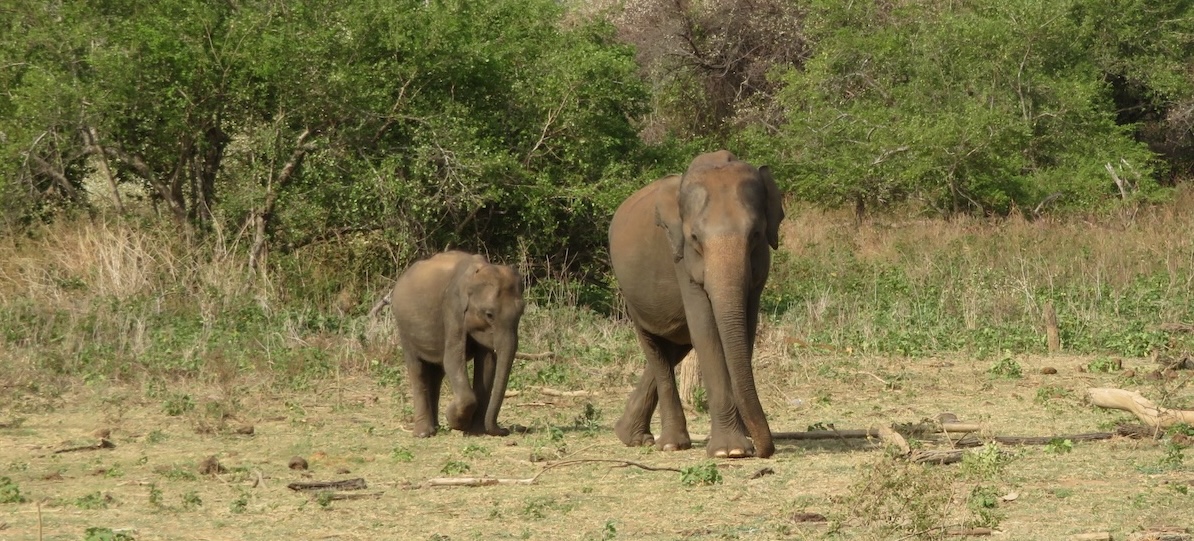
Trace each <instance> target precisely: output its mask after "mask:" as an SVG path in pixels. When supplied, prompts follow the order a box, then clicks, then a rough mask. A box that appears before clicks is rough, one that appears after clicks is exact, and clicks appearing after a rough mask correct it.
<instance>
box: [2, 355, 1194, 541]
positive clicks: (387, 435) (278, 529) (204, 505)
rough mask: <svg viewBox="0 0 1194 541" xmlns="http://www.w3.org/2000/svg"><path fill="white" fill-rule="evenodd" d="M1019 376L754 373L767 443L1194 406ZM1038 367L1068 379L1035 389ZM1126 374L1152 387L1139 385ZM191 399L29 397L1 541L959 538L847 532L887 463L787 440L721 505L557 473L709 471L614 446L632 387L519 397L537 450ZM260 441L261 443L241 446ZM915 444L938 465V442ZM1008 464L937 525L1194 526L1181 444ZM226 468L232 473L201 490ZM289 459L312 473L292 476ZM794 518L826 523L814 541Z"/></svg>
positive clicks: (1011, 429) (315, 405)
mask: <svg viewBox="0 0 1194 541" xmlns="http://www.w3.org/2000/svg"><path fill="white" fill-rule="evenodd" d="M1011 360H1013V361H1014V362H1015V363H1017V364H1018V365H1019V366H1020V367H1021V370H1022V373H1023V377H1022V378H1019V379H1008V378H1001V377H995V376H992V375H991V374H989V373H988V370H989V369H990V368H991V366H992V365H993V364H995V362H996V361H992V360H975V359H966V358H939V359H902V358H897V359H892V358H860V357H858V356H849V355H834V356H818V355H814V354H811V353H809V352H799V351H798V352H792V353H791V354H790V355H775V354H772V355H764V356H762V357H760V358H759V359H758V360H757V362H756V366H757V373H758V375H759V377H758V379H759V381H760V382H763V383H762V384H761V388H762V396H763V400H764V406H765V408H766V410H767V412H768V414H769V419H770V421H771V426H772V430H773V431H797V430H804V429H806V428H807V427H809V426H810V425H817V426H819V427H829V426H831V425H832V426H833V427H836V428H838V429H851V428H866V427H869V426H872V425H877V424H878V425H892V424H894V423H911V422H917V421H920V420H922V419H925V418H934V417H936V416H937V415H938V414H939V413H942V412H947V411H948V412H952V413H954V414H956V415H957V416H958V417H959V418H960V419H961V420H964V421H970V422H977V423H980V424H981V425H982V426H983V427H984V434H986V435H1014V436H1052V435H1058V434H1076V433H1084V432H1097V431H1103V430H1109V429H1111V427H1113V426H1114V425H1115V424H1116V423H1117V422H1124V421H1127V422H1131V421H1133V419H1132V418H1131V417H1130V416H1129V415H1127V414H1126V413H1124V412H1109V411H1102V410H1099V409H1098V408H1095V407H1092V406H1090V405H1087V404H1085V402H1084V399H1083V396H1084V393H1085V389H1086V388H1088V387H1098V386H1111V387H1122V388H1127V389H1133V390H1139V391H1140V392H1141V393H1143V394H1144V395H1145V396H1147V397H1149V398H1152V399H1153V400H1156V401H1158V402H1162V401H1163V400H1164V401H1165V402H1164V404H1165V405H1176V406H1179V407H1189V405H1190V404H1191V403H1192V402H1194V391H1192V390H1191V389H1190V388H1189V386H1183V385H1182V384H1183V382H1185V381H1188V380H1189V378H1190V376H1189V375H1187V373H1180V374H1178V378H1177V379H1172V380H1161V381H1160V382H1157V381H1153V380H1149V379H1148V378H1147V377H1146V374H1147V372H1149V371H1150V370H1152V368H1153V366H1151V365H1150V361H1149V360H1148V359H1127V360H1124V365H1125V366H1124V368H1125V370H1124V371H1118V372H1114V373H1092V372H1088V371H1080V370H1079V369H1080V368H1082V367H1086V366H1088V365H1089V364H1090V363H1092V362H1093V361H1094V359H1092V358H1079V357H1015V358H1013V359H1011ZM565 362H566V361H565ZM1045 367H1052V368H1055V369H1056V370H1057V373H1056V374H1042V368H1045ZM1128 369H1131V370H1134V371H1135V372H1136V373H1137V374H1138V375H1137V376H1136V377H1125V371H1126V370H1128ZM186 385H187V384H186V383H185V382H179V383H177V384H174V385H173V386H168V388H166V389H161V388H156V389H150V388H146V387H144V386H129V385H121V384H112V383H91V384H80V385H79V386H78V388H77V389H76V390H75V391H72V392H71V393H70V394H68V395H66V396H62V397H58V398H55V399H53V400H41V399H38V398H35V397H26V398H24V399H22V401H21V403H19V404H18V405H16V406H14V407H12V408H9V409H8V410H7V411H0V423H2V426H3V427H4V428H0V478H3V477H7V478H9V479H10V480H11V483H12V484H15V485H16V486H17V487H18V488H19V490H20V494H21V496H22V499H23V500H24V501H23V502H21V503H0V538H3V539H6V540H12V541H18V540H36V539H45V540H66V539H72V540H74V539H82V538H84V534H85V532H86V531H87V530H88V529H89V528H97V527H98V528H108V529H111V530H112V531H113V532H114V533H115V534H124V535H127V536H128V538H134V539H137V540H158V539H170V540H178V539H260V540H268V539H337V540H350V539H416V540H447V539H451V540H468V539H816V538H823V537H826V536H830V535H834V536H835V537H836V538H841V539H884V538H889V539H898V538H908V539H913V538H917V536H918V535H919V536H923V537H931V536H933V535H938V534H941V533H943V532H942V531H920V532H916V531H913V532H903V533H892V531H890V530H883V529H882V523H881V522H882V520H883V519H882V517H878V516H873V517H859V516H856V515H855V514H852V513H851V512H850V511H851V509H850V506H851V505H857V502H859V501H861V499H860V498H863V497H865V496H868V495H869V496H873V495H874V494H866V493H868V492H875V493H881V491H882V490H884V488H883V487H881V486H877V485H876V486H866V485H861V484H859V480H860V479H863V478H864V477H865V476H866V475H867V474H868V473H871V472H874V471H878V469H877V467H878V466H879V465H881V464H883V463H885V461H886V462H887V463H890V462H891V461H892V460H893V459H892V458H890V457H889V456H888V453H886V452H885V451H884V449H883V448H882V446H881V445H880V443H879V442H874V441H866V440H854V441H832V440H830V441H799V442H797V441H779V442H778V450H777V452H776V454H775V456H774V457H772V458H770V459H766V460H761V459H744V460H717V461H715V462H714V463H715V464H716V466H717V471H718V472H719V473H720V475H721V477H722V481H721V482H720V483H718V484H708V485H699V484H698V485H695V486H688V485H686V484H685V483H683V482H682V479H683V476H682V475H681V474H680V473H678V472H675V471H648V470H645V469H641V468H638V467H633V466H629V467H617V464H615V463H611V462H580V463H574V464H571V465H567V466H558V467H553V468H550V469H547V471H544V469H545V467H546V466H548V465H551V464H554V463H557V462H559V461H561V460H573V459H603V460H623V461H632V462H635V463H639V464H642V465H646V466H652V467H667V468H675V469H685V468H689V469H691V468H694V467H699V466H702V465H704V464H706V460H707V459H706V457H705V452H704V449H703V447H702V445H703V442H701V441H699V439H697V438H696V437H694V441H696V447H695V448H694V449H692V450H688V451H681V452H675V453H666V454H665V453H661V452H657V451H654V450H652V449H642V448H627V447H624V446H623V445H621V444H620V443H619V442H618V440H617V438H616V437H615V436H614V434H613V431H612V430H611V427H612V425H613V423H614V421H616V420H617V417H618V416H619V415H620V414H621V411H622V404H623V400H624V399H625V396H626V393H627V392H628V391H629V388H628V387H617V388H586V387H585V385H583V384H579V383H578V384H576V385H573V386H571V387H568V388H566V389H561V390H571V391H584V392H585V393H586V396H551V395H547V394H544V393H543V392H542V389H541V388H538V387H532V386H526V387H524V388H522V389H518V391H519V392H518V394H517V396H512V397H510V398H508V399H507V401H506V404H505V407H504V408H503V410H502V416H501V422H502V423H503V424H505V425H511V424H518V425H523V426H525V427H528V429H529V432H527V433H523V434H515V435H511V436H509V437H501V438H496V437H464V436H462V435H460V434H458V433H448V434H443V433H441V435H439V436H437V437H434V438H430V439H421V440H420V439H415V438H413V437H412V436H411V435H410V433H409V432H408V431H407V429H408V425H407V424H406V419H407V417H408V415H409V407H408V405H407V399H406V393H407V390H406V389H405V387H383V386H379V385H378V383H376V382H374V381H372V380H367V379H346V380H342V381H338V382H328V383H327V384H325V385H322V386H320V387H319V388H317V389H312V390H308V391H302V392H294V393H285V394H282V393H278V392H276V391H269V390H262V389H254V388H253V387H252V386H249V385H239V386H235V387H231V388H230V387H224V388H225V389H230V390H228V391H224V390H221V388H220V387H217V386H211V387H202V388H196V387H190V388H188V387H187V386H186ZM184 394H185V395H186V396H187V397H189V399H184V398H181V396H182V395H184ZM230 395H231V396H230ZM169 413H176V414H177V415H170V414H169ZM225 414H228V415H227V416H225ZM248 426H251V427H252V434H240V433H237V429H241V430H245V429H246V427H248ZM689 428H690V431H691V432H692V433H693V434H694V435H698V434H705V433H707V432H708V418H707V417H705V416H703V415H699V414H690V416H689ZM102 430H106V431H110V433H109V436H108V439H109V441H111V442H112V443H113V444H114V447H111V448H102V449H94V450H77V451H70V452H62V453H56V454H55V453H54V451H58V450H63V449H68V448H71V447H75V446H81V445H90V444H95V443H97V442H98V441H99V438H98V437H97V433H98V432H97V431H102ZM98 434H101V435H102V433H98ZM913 443H914V445H923V446H925V447H940V446H941V445H942V444H941V442H940V440H938V439H930V440H926V441H923V442H916V441H914V442H913ZM1004 449H1005V450H1006V451H1007V452H1008V453H1009V456H1010V457H1011V458H1010V460H1009V461H1008V462H1007V463H1006V464H1005V465H1004V466H1003V467H1002V468H1001V469H999V470H998V472H995V473H993V474H992V475H990V476H988V477H986V478H981V476H979V477H976V476H974V475H969V476H967V475H963V473H962V468H963V467H965V465H964V464H951V465H938V466H926V467H924V468H922V470H924V471H923V474H924V475H930V476H931V475H944V476H946V477H945V478H946V479H947V480H948V481H947V486H948V487H949V489H948V490H949V491H951V492H950V494H951V496H950V497H948V498H947V500H946V501H945V502H944V503H939V504H935V505H937V506H938V507H940V509H934V510H933V512H939V513H940V515H941V516H942V517H943V518H942V519H941V521H940V523H939V524H940V526H941V527H942V528H943V529H944V528H947V527H949V528H952V527H955V526H957V527H960V526H962V522H964V521H965V520H967V519H966V517H967V516H968V515H967V497H968V495H969V494H970V493H971V490H972V489H973V487H974V486H977V485H985V486H989V487H991V488H993V489H994V491H995V493H997V494H998V495H999V496H1000V498H999V499H998V501H997V503H996V502H991V503H992V505H993V507H992V508H991V509H989V511H990V512H991V513H992V514H993V515H995V516H996V517H997V518H996V519H994V520H993V522H989V524H992V525H993V528H994V530H995V535H996V536H998V537H1002V538H1004V539H1064V538H1066V537H1067V536H1069V535H1072V534H1078V533H1084V532H1100V531H1106V532H1110V533H1111V534H1112V535H1113V536H1114V539H1126V538H1127V536H1128V535H1129V534H1130V533H1131V532H1135V531H1139V530H1142V529H1145V528H1150V527H1157V526H1169V527H1187V528H1188V527H1191V526H1194V512H1191V509H1194V486H1191V485H1194V456H1191V453H1190V452H1188V451H1186V452H1185V453H1184V460H1185V463H1183V462H1182V459H1183V455H1182V451H1181V449H1180V448H1175V447H1174V446H1173V445H1172V444H1170V443H1169V442H1168V441H1167V440H1160V441H1155V440H1134V439H1127V438H1116V439H1112V440H1108V441H1100V442H1092V443H1073V444H1072V445H1065V444H1064V442H1059V443H1058V444H1056V445H1049V446H1021V447H1005V448H1004ZM209 456H214V457H215V458H216V459H217V460H218V462H219V464H220V465H221V466H222V468H223V470H222V471H219V472H215V473H201V472H200V471H199V465H200V462H201V461H203V460H204V459H205V458H206V457H209ZM295 456H298V457H302V458H304V459H305V460H307V462H308V463H309V469H308V470H294V469H290V468H288V461H289V460H290V459H291V458H292V457H295ZM764 468H767V469H769V470H770V471H771V472H773V473H770V474H766V473H767V471H766V470H764ZM761 470H762V473H763V474H760V471H761ZM913 471H916V470H913ZM541 472H542V475H539V476H538V477H537V478H536V480H535V483H534V484H533V485H500V486H484V487H451V488H435V487H428V486H426V482H427V481H428V480H429V479H432V478H436V477H499V478H524V479H525V478H531V477H534V476H536V474H539V473H541ZM942 472H944V473H942ZM352 478H362V479H364V480H365V482H366V484H367V488H366V489H364V490H359V491H351V492H349V491H342V492H340V494H363V495H365V496H364V497H362V498H360V499H347V500H332V499H330V498H329V497H328V496H326V495H325V496H322V497H321V496H318V495H311V494H304V493H300V492H296V491H294V490H291V489H289V488H287V485H288V484H289V483H293V482H311V481H330V480H344V479H352ZM2 489H3V487H0V492H2ZM900 498H902V499H903V500H908V501H896V502H889V504H888V505H887V507H890V508H899V507H900V506H905V507H909V508H911V507H914V506H915V505H916V501H915V500H916V498H912V497H909V496H907V495H906V494H905V495H902V496H897V499H900ZM924 505H934V504H929V503H925V504H924ZM798 513H816V514H821V515H824V516H825V517H826V518H827V519H828V521H827V522H818V521H813V522H807V521H798V520H796V518H797V514H798ZM897 514H898V513H897ZM893 520H898V519H893ZM831 532H836V533H831ZM94 538H99V537H94ZM109 538H110V537H109Z"/></svg>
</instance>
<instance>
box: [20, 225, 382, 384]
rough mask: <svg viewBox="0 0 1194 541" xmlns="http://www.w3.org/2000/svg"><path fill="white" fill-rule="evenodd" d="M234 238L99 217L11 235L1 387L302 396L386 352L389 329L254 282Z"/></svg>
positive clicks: (272, 280)
mask: <svg viewBox="0 0 1194 541" xmlns="http://www.w3.org/2000/svg"><path fill="white" fill-rule="evenodd" d="M223 233H224V232H222V231H214V232H209V233H208V234H205V235H203V236H202V238H201V240H196V239H197V236H195V235H192V234H190V233H189V232H188V231H186V230H182V229H177V228H174V227H171V226H169V225H168V224H163V223H160V222H159V223H154V224H152V225H146V224H144V223H140V222H138V221H135V220H132V219H104V218H97V219H92V220H85V219H81V220H66V219H64V220H61V221H58V222H55V223H52V224H48V225H44V226H40V227H37V228H33V229H31V230H27V231H22V232H11V233H8V234H4V235H0V385H2V386H6V387H15V388H22V387H24V388H29V389H37V388H43V389H44V386H45V384H46V383H53V382H55V381H59V380H62V379H71V378H77V377H83V378H85V379H92V378H102V379H117V380H127V379H131V378H138V377H144V376H149V377H167V378H172V377H179V376H184V377H200V378H209V379H213V380H227V379H228V377H229V375H230V374H243V375H246V376H248V375H253V374H257V375H265V376H268V377H271V378H273V376H277V378H276V379H277V380H278V381H283V382H287V383H291V384H297V385H303V384H307V383H309V382H311V381H313V380H314V379H317V378H319V377H323V376H325V375H328V374H332V373H337V372H338V371H339V370H340V368H342V365H343V366H347V367H348V368H349V369H350V370H351V369H364V368H368V367H371V366H375V365H376V364H377V363H372V362H369V360H368V359H367V357H370V356H378V355H386V354H388V352H387V351H386V348H388V347H389V346H388V343H389V340H388V333H387V332H386V330H385V328H384V327H383V326H382V323H381V322H375V321H370V320H367V319H365V318H349V317H347V316H346V314H343V313H337V312H336V311H335V310H333V309H331V307H330V306H329V305H330V304H332V303H330V302H328V300H329V299H324V298H319V299H315V300H312V299H311V297H310V296H308V295H305V294H304V292H303V291H301V290H298V291H290V290H289V289H294V288H293V287H290V286H289V284H286V277H284V276H279V275H278V273H277V272H276V271H271V273H269V274H263V273H259V272H256V271H255V270H253V269H252V268H250V266H249V261H248V257H247V256H246V253H247V247H246V246H244V245H243V244H244V242H243V239H241V238H239V237H237V236H228V235H225V234H223ZM296 265H297V264H296ZM314 272H316V271H309V272H308V273H307V274H306V275H304V278H307V279H310V278H311V276H312V274H313V273H314ZM365 335H369V336H371V337H374V338H377V340H376V341H370V340H365V339H361V338H360V337H361V336H365Z"/></svg>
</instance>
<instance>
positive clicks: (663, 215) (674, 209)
mask: <svg viewBox="0 0 1194 541" xmlns="http://www.w3.org/2000/svg"><path fill="white" fill-rule="evenodd" d="M668 180H672V181H673V182H672V183H673V184H675V187H674V188H673V187H672V186H668V187H666V188H665V189H663V190H661V193H660V195H659V198H658V199H656V203H655V224H656V225H658V226H659V227H662V228H663V230H664V232H665V233H667V240H668V244H670V245H671V246H672V258H673V260H675V261H679V260H681V259H683V258H684V228H683V226H682V224H681V223H680V190H679V186H680V179H679V178H678V177H672V178H670V179H668Z"/></svg>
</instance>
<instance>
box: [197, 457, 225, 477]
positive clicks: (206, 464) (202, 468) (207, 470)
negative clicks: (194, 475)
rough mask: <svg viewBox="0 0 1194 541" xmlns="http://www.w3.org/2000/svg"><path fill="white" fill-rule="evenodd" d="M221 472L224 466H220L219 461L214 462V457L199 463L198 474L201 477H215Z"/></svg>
mask: <svg viewBox="0 0 1194 541" xmlns="http://www.w3.org/2000/svg"><path fill="white" fill-rule="evenodd" d="M223 472H224V466H221V465H220V461H219V460H216V455H211V456H209V457H207V458H205V459H203V461H202V462H200V463H199V473H201V474H203V475H215V474H217V473H223Z"/></svg>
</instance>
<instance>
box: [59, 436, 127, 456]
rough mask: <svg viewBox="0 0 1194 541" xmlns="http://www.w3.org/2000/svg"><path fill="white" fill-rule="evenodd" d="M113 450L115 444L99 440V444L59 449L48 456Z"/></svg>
mask: <svg viewBox="0 0 1194 541" xmlns="http://www.w3.org/2000/svg"><path fill="white" fill-rule="evenodd" d="M114 448H116V444H115V443H112V441H111V440H107V439H101V440H100V441H99V443H96V444H92V445H80V446H78V447H67V448H66V449H59V450H57V451H54V452H53V453H50V454H52V455H59V454H62V453H73V452H75V451H97V450H99V449H114Z"/></svg>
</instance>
